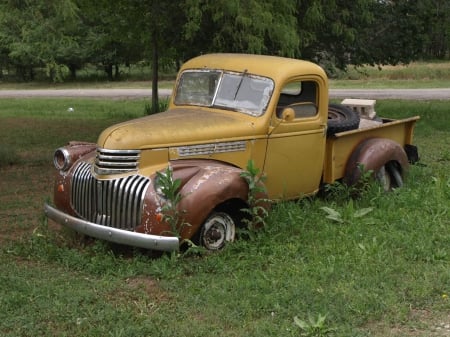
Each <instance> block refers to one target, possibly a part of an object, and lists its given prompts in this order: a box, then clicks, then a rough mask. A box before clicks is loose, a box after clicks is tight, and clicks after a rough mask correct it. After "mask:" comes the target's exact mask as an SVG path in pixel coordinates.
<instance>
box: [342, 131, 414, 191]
mask: <svg viewBox="0 0 450 337" xmlns="http://www.w3.org/2000/svg"><path fill="white" fill-rule="evenodd" d="M391 161H395V162H397V163H398V164H399V165H400V168H401V175H402V177H404V175H405V173H406V172H407V170H408V168H409V163H408V157H407V155H406V152H405V150H404V149H403V148H402V146H401V145H400V144H399V143H397V142H395V141H393V140H390V139H386V138H369V139H366V140H364V141H362V142H361V143H360V144H359V145H358V146H357V147H356V148H355V150H354V151H353V152H352V154H351V156H350V158H349V160H348V161H347V165H346V168H345V176H344V182H345V183H346V184H347V185H355V184H356V183H357V182H358V181H359V179H360V178H361V174H362V172H361V170H360V166H363V167H364V170H366V171H373V172H374V173H375V172H377V171H378V170H379V169H380V168H381V167H382V166H384V165H385V164H386V163H388V162H391Z"/></svg>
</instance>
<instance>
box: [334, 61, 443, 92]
mask: <svg viewBox="0 0 450 337" xmlns="http://www.w3.org/2000/svg"><path fill="white" fill-rule="evenodd" d="M449 83H450V62H433V63H423V62H413V63H410V64H407V65H397V66H383V67H381V68H378V67H372V66H364V67H359V68H356V69H355V68H352V67H349V68H348V71H347V72H341V73H339V74H338V75H337V77H336V78H334V79H332V80H331V81H330V85H331V87H332V88H412V89H414V88H448V87H449Z"/></svg>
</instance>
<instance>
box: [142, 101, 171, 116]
mask: <svg viewBox="0 0 450 337" xmlns="http://www.w3.org/2000/svg"><path fill="white" fill-rule="evenodd" d="M168 107H169V98H165V99H159V100H158V106H156V107H155V106H153V105H152V104H149V103H145V109H144V110H145V114H146V115H152V114H155V113H158V112H163V111H166V110H167V108H168Z"/></svg>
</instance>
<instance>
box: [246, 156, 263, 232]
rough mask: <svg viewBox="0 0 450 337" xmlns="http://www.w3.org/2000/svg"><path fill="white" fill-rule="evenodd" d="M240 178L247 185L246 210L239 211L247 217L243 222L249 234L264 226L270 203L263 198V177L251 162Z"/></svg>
mask: <svg viewBox="0 0 450 337" xmlns="http://www.w3.org/2000/svg"><path fill="white" fill-rule="evenodd" d="M241 177H242V178H243V179H244V180H245V181H246V182H247V184H248V197H247V204H248V208H243V209H242V210H241V211H242V212H244V213H245V214H246V215H247V216H246V217H245V218H244V219H243V222H244V224H245V225H246V229H247V230H248V231H249V233H252V232H253V231H254V230H255V229H257V228H259V227H264V226H265V224H266V222H265V218H266V217H267V215H268V211H267V207H268V205H269V204H270V201H269V200H267V199H266V198H264V196H265V195H266V188H265V186H264V180H265V176H263V175H262V174H261V173H260V169H258V168H257V167H255V163H254V161H253V160H249V161H248V163H247V169H246V171H242V172H241Z"/></svg>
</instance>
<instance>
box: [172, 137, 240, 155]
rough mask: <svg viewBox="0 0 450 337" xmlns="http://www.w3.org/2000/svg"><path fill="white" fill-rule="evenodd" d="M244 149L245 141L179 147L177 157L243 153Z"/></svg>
mask: <svg viewBox="0 0 450 337" xmlns="http://www.w3.org/2000/svg"><path fill="white" fill-rule="evenodd" d="M245 148H246V142H245V141H236V142H224V143H210V144H201V145H189V146H181V147H179V148H178V155H179V156H180V157H186V156H194V155H208V154H213V153H224V152H238V151H245Z"/></svg>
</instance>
